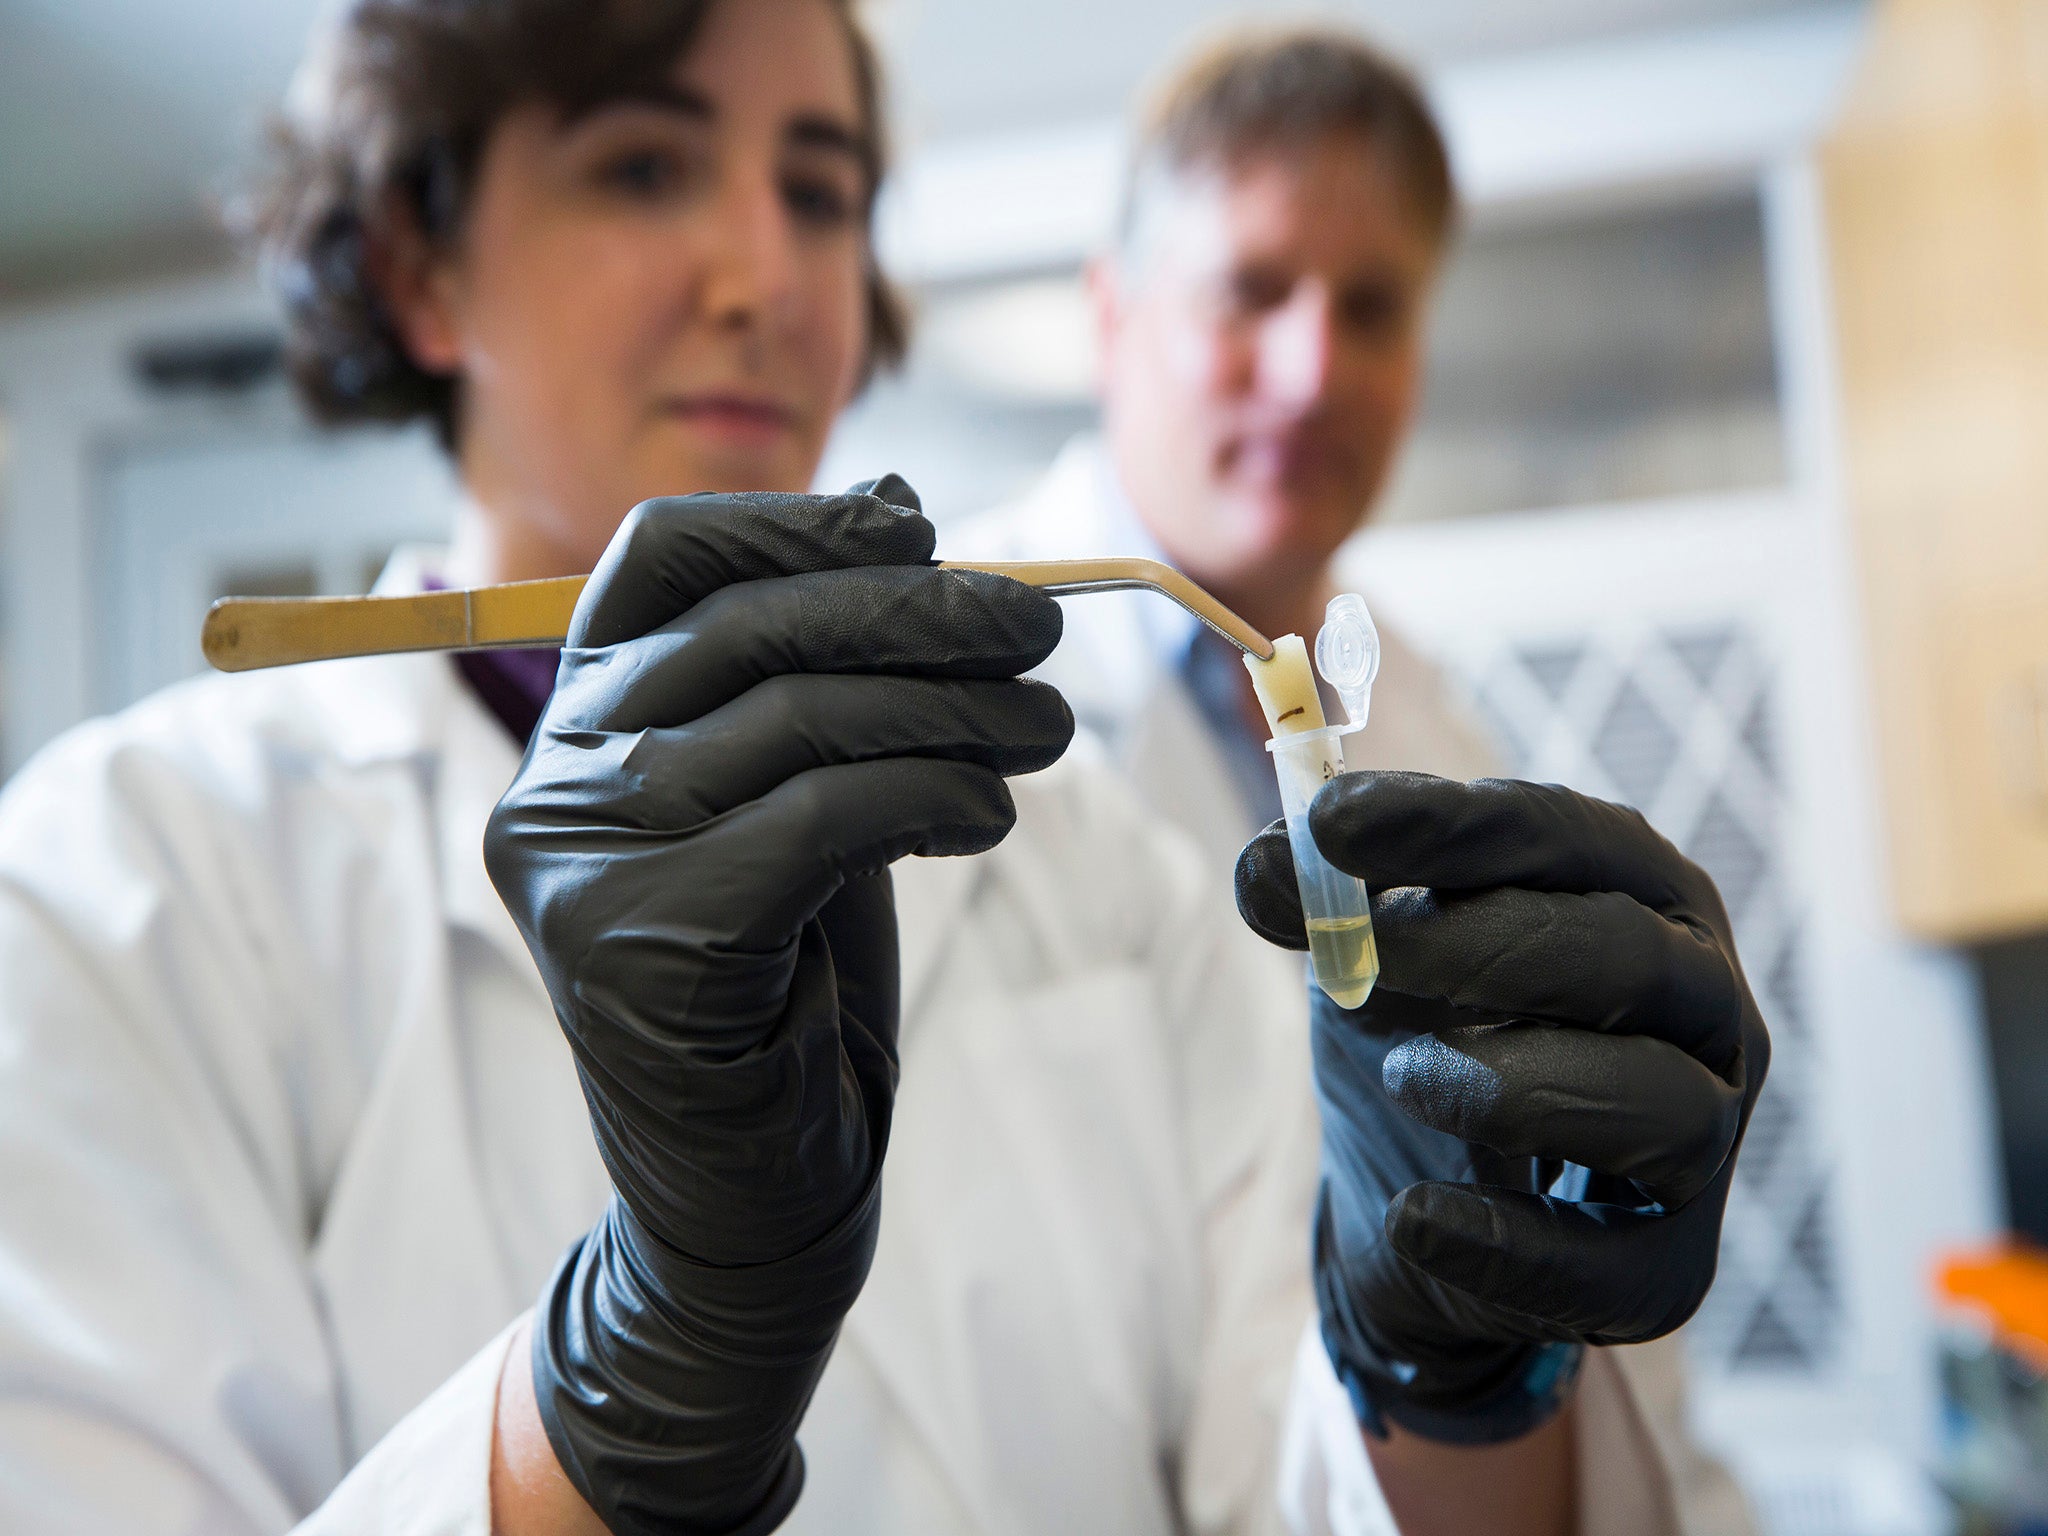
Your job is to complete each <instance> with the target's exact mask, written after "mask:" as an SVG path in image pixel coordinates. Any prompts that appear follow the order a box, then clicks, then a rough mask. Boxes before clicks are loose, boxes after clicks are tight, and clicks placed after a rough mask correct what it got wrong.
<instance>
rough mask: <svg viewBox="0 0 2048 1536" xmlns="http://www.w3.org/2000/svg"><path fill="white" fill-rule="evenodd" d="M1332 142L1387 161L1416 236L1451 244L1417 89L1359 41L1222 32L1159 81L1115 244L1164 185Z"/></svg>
mask: <svg viewBox="0 0 2048 1536" xmlns="http://www.w3.org/2000/svg"><path fill="white" fill-rule="evenodd" d="M1333 134H1338V135H1342V134H1349V135H1354V136H1356V137H1357V138H1359V139H1361V140H1362V141H1364V142H1366V143H1368V144H1370V145H1371V146H1372V147H1373V148H1374V149H1375V150H1377V151H1378V152H1379V153H1380V154H1381V155H1383V156H1384V157H1385V160H1386V163H1387V165H1388V166H1389V168H1390V169H1391V170H1392V171H1393V173H1394V175H1395V177H1396V179H1397V180H1398V181H1399V183H1400V185H1401V189H1402V191H1403V193H1404V194H1405V196H1406V200H1407V202H1408V205H1409V212H1410V214H1411V215H1412V216H1413V218H1414V219H1415V221H1416V223H1417V225H1418V227H1419V228H1421V229H1422V231H1423V232H1424V233H1425V234H1427V235H1428V236H1429V238H1430V239H1431V240H1432V241H1433V242H1434V243H1436V244H1438V245H1442V244H1444V243H1446V242H1447V241H1448V240H1449V238H1450V236H1451V234H1452V232H1453V229H1454V227H1455V225H1456V222H1457V191H1456V187H1455V185H1454V183H1453V181H1452V177H1451V162H1450V155H1449V152H1448V151H1447V150H1446V148H1445V146H1444V137H1443V132H1442V130H1441V129H1440V128H1439V127H1438V126H1437V121H1436V116H1435V114H1434V113H1433V112H1431V110H1430V107H1429V102H1428V100H1427V98H1426V97H1425V96H1424V95H1423V92H1422V88H1421V86H1420V85H1419V84H1417V82H1416V80H1415V77H1414V76H1413V75H1412V74H1410V73H1409V72H1408V70H1407V69H1405V68H1404V67H1402V66H1401V65H1400V64H1398V63H1396V62H1395V61H1394V60H1393V59H1391V58H1389V57H1388V56H1387V55H1386V54H1384V53H1382V52H1381V51H1380V50H1379V49H1377V48H1375V47H1374V46H1373V45H1372V44H1371V43H1369V42H1367V41H1366V40H1365V39H1364V38H1363V37H1361V36H1359V35H1358V34H1357V33H1355V32H1350V31H1347V30H1345V29H1344V28H1341V27H1335V26H1313V25H1309V26H1291V27H1279V28H1276V27H1258V28H1252V29H1242V30H1236V31H1232V32H1229V33H1225V34H1223V35H1221V36H1219V37H1217V38H1214V39H1213V40H1211V41H1210V42H1208V43H1207V44H1206V45H1204V46H1202V47H1200V48H1198V49H1197V50H1196V51H1195V52H1194V53H1192V54H1191V55H1189V56H1188V57H1186V58H1185V59H1182V60H1181V61H1179V62H1178V63H1177V64H1176V65H1175V66H1174V67H1173V68H1171V69H1170V70H1169V71H1168V72H1167V73H1166V74H1165V75H1164V76H1163V77H1161V78H1160V79H1159V81H1158V82H1157V83H1156V84H1155V85H1154V86H1153V88H1152V89H1151V91H1150V92H1149V93H1148V94H1147V97H1146V99H1145V102H1144V106H1143V110H1142V112H1141V114H1140V116H1139V120H1138V125H1137V132H1136V135H1135V138H1134V140H1133V142H1132V146H1131V155H1130V163H1129V169H1128V172H1127V175H1126V178H1125V183H1124V200H1123V213H1122V218H1121V220H1120V223H1119V231H1120V238H1121V240H1122V241H1123V242H1124V243H1125V244H1126V245H1128V244H1129V243H1130V242H1131V241H1132V238H1133V236H1134V234H1135V232H1136V230H1137V229H1138V227H1139V225H1140V223H1141V221H1142V219H1143V216H1144V213H1145V211H1146V209H1145V205H1146V203H1147V202H1148V200H1149V199H1150V198H1151V197H1152V196H1153V195H1154V192H1155V190H1156V188H1157V186H1158V185H1159V184H1160V183H1161V182H1167V183H1171V182H1173V181H1177V180H1179V179H1181V178H1183V177H1185V176H1187V175H1188V174H1190V173H1193V172H1201V171H1207V170H1228V169H1229V168H1230V167H1232V166H1233V165H1235V164H1237V163H1238V162H1240V161H1241V160H1243V159H1245V158H1247V157H1250V156H1256V155H1259V154H1263V153H1268V152H1271V151H1274V150H1279V151H1283V152H1284V151H1286V150H1289V149H1293V148H1296V147H1299V146H1301V145H1303V144H1308V143H1312V142H1315V141H1317V140H1320V139H1323V138H1325V137H1328V136H1330V135H1333Z"/></svg>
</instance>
